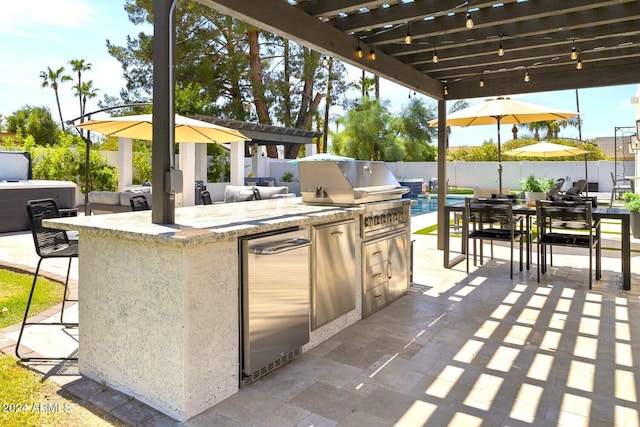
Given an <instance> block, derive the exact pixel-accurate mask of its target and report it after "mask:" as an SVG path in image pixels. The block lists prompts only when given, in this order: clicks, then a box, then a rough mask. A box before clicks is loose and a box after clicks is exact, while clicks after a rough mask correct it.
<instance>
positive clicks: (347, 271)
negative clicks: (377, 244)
mask: <svg viewBox="0 0 640 427" xmlns="http://www.w3.org/2000/svg"><path fill="white" fill-rule="evenodd" d="M311 230H312V232H311V242H312V245H311V329H312V330H315V329H317V328H319V327H320V326H322V325H324V324H326V323H328V322H330V321H332V320H334V319H337V318H338V317H340V316H342V315H343V314H346V313H348V312H350V311H351V310H353V309H355V307H356V286H357V284H356V281H357V278H356V255H355V253H356V242H355V239H356V237H355V236H356V234H355V230H356V226H355V221H353V220H350V221H342V222H338V223H331V224H323V225H319V226H314V227H312V228H311Z"/></svg>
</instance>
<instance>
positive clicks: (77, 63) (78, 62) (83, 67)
mask: <svg viewBox="0 0 640 427" xmlns="http://www.w3.org/2000/svg"><path fill="white" fill-rule="evenodd" d="M69 64H70V65H71V69H72V70H73V71H75V72H76V73H77V74H78V84H76V85H75V86H74V87H73V88H74V89H75V90H76V96H77V97H78V102H79V104H80V116H83V115H84V105H83V102H82V101H83V91H82V88H83V85H82V72H83V71H88V70H90V69H91V64H90V63H88V62H87V63H85V60H84V59H72V60H71V61H69ZM85 103H86V100H85ZM80 121H81V122H82V121H83V120H82V119H80Z"/></svg>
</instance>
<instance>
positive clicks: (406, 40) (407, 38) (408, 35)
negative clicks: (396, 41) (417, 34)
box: [404, 31, 411, 44]
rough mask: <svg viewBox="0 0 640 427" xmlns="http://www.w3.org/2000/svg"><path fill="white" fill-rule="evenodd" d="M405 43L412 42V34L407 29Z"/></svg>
mask: <svg viewBox="0 0 640 427" xmlns="http://www.w3.org/2000/svg"><path fill="white" fill-rule="evenodd" d="M404 42H405V44H411V34H409V32H408V31H407V35H406V36H405V38H404Z"/></svg>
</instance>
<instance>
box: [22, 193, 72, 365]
mask: <svg viewBox="0 0 640 427" xmlns="http://www.w3.org/2000/svg"><path fill="white" fill-rule="evenodd" d="M27 214H28V216H29V223H30V224H31V234H32V235H33V242H34V244H35V248H36V253H37V254H38V256H39V257H40V259H39V260H38V265H37V267H36V272H35V274H34V276H33V283H32V284H31V292H30V293H29V299H28V301H27V308H26V309H25V312H24V319H23V321H22V326H21V327H20V334H19V335H18V341H17V343H16V351H15V353H16V357H17V358H18V359H20V360H21V361H29V360H77V359H78V358H77V357H22V356H21V355H20V341H22V335H23V333H24V328H25V326H29V325H47V326H64V327H65V328H73V327H78V323H77V322H65V321H64V308H65V304H66V303H67V302H77V301H78V300H77V299H70V298H68V294H69V273H70V271H71V261H72V260H73V258H77V257H78V241H77V240H70V239H69V236H68V235H67V233H66V231H64V230H56V229H53V228H47V227H43V226H42V220H43V219H49V218H60V211H59V210H58V205H57V203H56V201H55V200H54V199H38V200H29V201H28V202H27ZM49 258H69V266H68V267H67V278H66V280H65V282H64V294H63V296H62V309H61V311H60V321H59V322H28V321H27V320H28V318H29V309H30V307H31V301H32V299H33V293H34V291H35V289H36V282H37V280H38V274H39V272H40V264H41V263H42V261H43V260H44V259H49Z"/></svg>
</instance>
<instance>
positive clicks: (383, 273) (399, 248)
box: [362, 231, 409, 316]
mask: <svg viewBox="0 0 640 427" xmlns="http://www.w3.org/2000/svg"><path fill="white" fill-rule="evenodd" d="M408 259H409V257H408V237H407V233H406V231H402V232H399V233H395V234H391V235H386V236H383V237H379V238H377V239H374V240H369V241H365V242H363V243H362V282H363V283H362V291H363V295H362V305H363V307H362V315H363V316H367V315H368V314H370V313H372V312H374V311H375V310H377V309H379V308H381V307H383V306H385V305H387V304H388V303H390V302H391V301H393V300H395V299H397V298H399V297H400V296H402V295H404V294H405V293H406V292H407V289H408V286H409V265H408V262H407V260H408Z"/></svg>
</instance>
